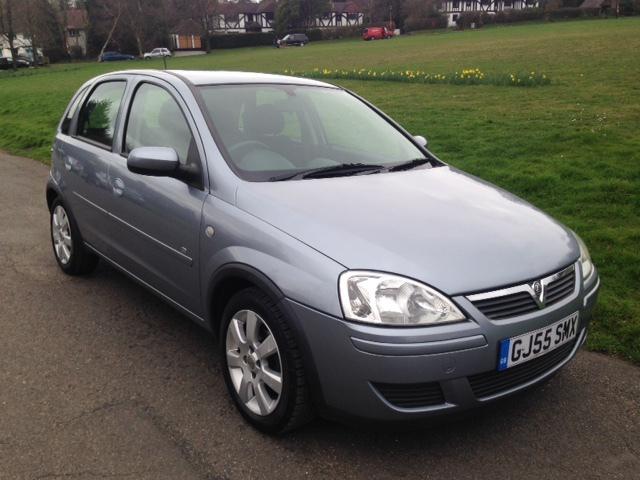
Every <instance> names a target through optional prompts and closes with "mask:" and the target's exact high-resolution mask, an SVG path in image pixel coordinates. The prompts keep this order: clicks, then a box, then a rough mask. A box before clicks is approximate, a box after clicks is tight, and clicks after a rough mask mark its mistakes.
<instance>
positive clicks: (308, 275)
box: [201, 196, 345, 325]
mask: <svg viewBox="0 0 640 480" xmlns="http://www.w3.org/2000/svg"><path fill="white" fill-rule="evenodd" d="M202 219H203V228H201V231H202V232H203V234H202V237H201V259H202V263H201V265H202V267H201V276H202V277H201V285H203V289H202V293H203V303H204V305H205V307H206V308H205V311H208V312H210V307H209V305H210V302H211V297H210V295H211V291H212V290H213V288H214V285H215V282H216V281H220V279H221V278H223V276H224V275H228V274H229V273H230V272H231V271H232V270H230V269H233V270H235V273H239V272H240V271H241V272H240V274H241V275H245V276H250V277H251V278H252V279H253V280H254V283H260V284H259V285H258V286H261V287H262V288H264V289H265V291H266V292H267V293H270V294H272V295H274V296H275V297H276V299H280V298H282V297H287V298H290V299H292V300H295V301H297V302H299V303H302V304H304V305H308V306H310V307H312V308H314V309H317V310H320V311H322V312H325V313H328V314H330V315H334V316H338V317H341V316H342V310H341V307H340V301H339V298H338V277H339V276H340V273H341V272H343V271H344V270H345V267H344V266H343V265H341V264H339V263H337V262H335V261H334V260H332V259H330V258H329V257H327V256H325V255H323V254H321V253H320V252H318V251H316V250H314V249H312V248H311V247H309V246H308V245H305V244H304V243H302V242H300V241H299V240H297V239H295V238H293V237H291V236H290V235H288V234H286V233H284V232H282V231H281V230H278V229H277V228H275V227H273V226H272V225H269V224H268V223H266V222H264V221H262V220H260V219H258V218H256V217H254V216H252V215H250V214H248V213H246V212H244V211H242V210H240V209H239V208H237V207H235V206H233V205H231V204H229V203H227V202H225V201H223V200H220V199H218V198H216V197H213V196H209V197H208V198H207V200H206V201H205V204H204V206H203V214H202ZM207 226H211V227H213V229H214V231H215V233H214V235H213V236H212V237H207V236H206V235H205V234H204V231H205V229H206V227H207ZM207 317H208V318H207V321H208V323H209V324H210V325H211V321H212V320H213V319H212V318H211V317H210V315H208V316H207Z"/></svg>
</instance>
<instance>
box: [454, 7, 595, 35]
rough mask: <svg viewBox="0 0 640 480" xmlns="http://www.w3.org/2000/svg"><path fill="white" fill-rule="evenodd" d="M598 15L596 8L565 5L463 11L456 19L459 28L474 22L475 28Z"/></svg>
mask: <svg viewBox="0 0 640 480" xmlns="http://www.w3.org/2000/svg"><path fill="white" fill-rule="evenodd" d="M597 16H600V9H598V8H577V7H566V8H559V9H557V10H551V11H548V12H545V11H544V10H543V9H541V8H527V9H524V10H507V11H502V12H497V13H495V14H490V13H486V12H482V13H481V12H464V13H462V14H460V16H459V17H458V19H457V20H456V24H457V26H458V28H459V29H461V30H462V29H465V28H469V27H470V26H471V24H472V23H475V26H476V28H479V27H482V26H483V25H491V24H502V23H516V22H527V21H532V20H562V19H569V18H584V17H597Z"/></svg>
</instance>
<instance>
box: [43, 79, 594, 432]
mask: <svg viewBox="0 0 640 480" xmlns="http://www.w3.org/2000/svg"><path fill="white" fill-rule="evenodd" d="M359 126H360V127H359ZM426 145H427V142H426V140H425V139H424V138H423V137H419V136H417V137H413V136H411V135H410V134H409V133H408V132H407V131H405V130H404V129H403V128H402V127H401V126H400V125H398V124H397V123H395V122H394V121H393V120H392V119H391V118H389V117H388V116H386V115H385V114H384V113H382V112H381V111H380V110H378V109H376V108H375V107H374V106H373V105H371V104H369V103H368V102H367V101H365V100H363V99H361V98H360V97H358V96H357V95H355V94H352V93H350V92H349V91H347V90H344V89H342V88H338V87H335V86H332V85H329V84H327V83H324V82H319V81H315V80H312V79H304V78H292V77H285V76H277V75H265V74H254V73H236V72H213V71H207V72H196V71H181V72H171V71H166V72H165V71H147V72H137V71H136V72H134V71H132V72H120V73H110V74H107V75H103V76H100V77H97V78H94V79H92V80H90V81H88V82H87V83H85V84H84V85H83V86H82V87H81V88H80V90H79V91H78V93H77V94H76V95H75V96H74V98H73V99H72V100H71V102H70V104H69V107H68V108H67V110H66V111H65V113H64V115H63V117H62V120H61V122H60V125H59V128H58V131H57V134H56V137H55V141H54V145H53V153H52V164H51V174H50V176H49V180H48V183H47V187H46V200H47V204H48V206H49V210H50V214H51V217H50V219H51V222H50V225H51V239H52V245H53V253H54V256H55V259H56V261H57V263H58V265H59V266H60V268H61V269H62V271H63V272H65V273H67V274H69V275H80V274H86V273H89V272H91V271H92V270H93V269H94V268H95V266H96V264H97V262H98V259H99V258H102V259H104V260H105V261H107V262H108V263H110V264H111V265H113V266H114V267H116V268H117V269H119V270H121V271H122V272H124V273H125V274H127V275H129V276H131V278H133V279H134V280H135V281H137V282H139V283H140V284H141V285H143V286H145V287H147V288H148V289H150V290H151V291H152V292H153V293H155V294H156V295H158V297H160V298H161V299H163V300H165V301H166V302H167V303H169V304H170V305H172V306H173V307H175V308H176V309H177V310H178V311H180V312H182V313H184V314H185V315H186V316H187V317H189V318H191V319H192V320H194V321H195V322H196V323H197V324H199V325H201V326H203V327H204V328H206V329H207V330H209V331H210V332H212V333H213V334H214V336H215V338H217V341H218V342H219V348H220V352H221V365H222V372H223V375H224V379H225V382H226V385H227V388H228V390H229V394H230V395H231V397H232V398H233V401H234V402H235V404H236V405H237V407H238V409H239V411H240V412H241V414H242V415H243V416H244V417H245V418H246V419H247V421H248V422H250V423H251V424H252V425H254V426H255V427H257V428H259V429H261V430H263V431H267V432H282V431H286V430H289V429H292V428H295V427H297V426H300V425H302V424H303V423H304V422H306V421H307V420H309V419H310V418H312V416H313V415H314V414H315V413H318V414H320V415H324V416H328V417H336V418H349V417H356V418H360V419H364V420H367V421H406V422H416V421H418V420H421V419H426V418H430V417H433V416H438V415H445V414H449V413H454V412H459V411H462V410H467V409H471V408H474V407H479V406H481V405H485V404H487V403H489V402H490V401H493V400H496V399H499V398H503V397H506V396H509V395H511V394H514V393H516V392H519V391H522V390H524V389H526V388H528V387H531V386H534V385H537V384H540V383H542V382H544V381H545V380H546V379H549V378H550V377H551V376H552V375H553V374H554V373H556V372H557V371H558V370H559V369H560V368H562V366H564V365H565V364H566V363H567V362H569V361H570V360H571V359H572V358H573V357H574V356H575V354H576V352H577V350H578V349H579V348H580V346H581V345H582V344H583V343H584V341H585V339H586V337H587V330H588V327H589V322H590V320H591V312H592V310H593V307H594V305H595V303H596V297H597V294H598V289H599V286H600V280H599V277H598V273H597V272H596V268H595V266H594V265H593V263H592V262H591V258H590V256H589V252H588V250H587V247H586V246H585V244H584V243H583V242H582V240H581V239H580V238H579V237H578V236H577V235H576V234H575V233H574V232H572V231H571V230H569V229H568V228H567V227H565V226H563V225H561V224H560V223H559V222H557V221H556V220H554V219H552V218H551V217H549V216H548V215H546V214H544V213H543V212H541V211H540V210H538V209H537V208H535V207H533V206H532V205H530V204H528V203H527V202H525V201H524V200H522V199H520V198H518V197H516V196H514V195H512V194H510V193H508V192H506V191H505V190H502V189H500V188H498V187H495V186H493V185H491V184H490V183H488V182H486V181H483V180H480V179H478V178H476V177H473V176H472V175H469V174H467V173H464V172H463V171H461V170H458V169H456V168H453V167H451V166H449V165H447V164H446V163H444V162H443V161H441V160H439V159H438V158H437V157H436V156H435V155H434V154H433V153H431V152H430V151H429V150H428V149H427V148H426ZM68 288H69V289H70V290H71V289H73V288H74V284H73V283H69V284H68ZM73 295H74V294H73V292H71V291H70V292H69V298H72V297H73ZM61 302H62V306H64V300H61ZM209 373H210V372H209V371H203V372H202V374H203V375H208V374H209ZM557 387H558V388H561V387H562V385H557Z"/></svg>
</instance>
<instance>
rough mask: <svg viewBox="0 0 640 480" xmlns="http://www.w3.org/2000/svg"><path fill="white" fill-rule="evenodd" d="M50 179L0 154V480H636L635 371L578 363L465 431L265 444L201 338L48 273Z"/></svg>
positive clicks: (118, 289) (133, 290)
mask: <svg viewBox="0 0 640 480" xmlns="http://www.w3.org/2000/svg"><path fill="white" fill-rule="evenodd" d="M46 176H47V168H46V167H45V166H43V165H41V164H39V163H37V162H34V161H32V160H28V159H22V158H16V157H11V156H8V155H2V154H0V205H1V207H0V272H1V274H0V478H1V479H3V480H4V479H76V478H78V479H85V478H86V479H93V478H102V477H105V478H107V477H115V478H123V479H154V480H157V479H218V478H230V479H245V478H279V479H288V478H292V479H299V478H303V477H312V478H326V477H330V478H347V479H348V478H368V479H370V478H411V479H416V478H437V479H445V478H450V479H456V480H459V479H466V478H495V477H498V478H518V479H520V478H523V479H524V478H536V479H537V478H545V479H547V478H563V479H568V478H580V479H588V478H608V479H609V478H625V479H629V478H640V368H637V367H634V366H632V365H630V364H628V363H625V362H623V361H620V360H617V359H614V358H609V357H606V356H603V355H599V354H594V353H588V352H581V353H580V354H579V355H578V357H577V359H576V360H574V361H573V362H572V363H571V364H570V366H569V367H568V368H566V369H564V371H562V372H561V373H560V374H559V375H558V376H556V377H555V378H554V379H553V380H552V381H551V382H549V383H548V384H547V385H546V386H544V387H543V388H541V389H538V390H535V391H533V392H532V393H529V394H527V395H525V396H519V397H516V398H515V399H512V400H510V401H507V402H503V403H500V404H499V405H498V406H495V407H493V408H490V409H488V410H485V411H482V412H481V413H478V414H476V415H474V416H472V417H470V418H468V419H466V420H464V421H458V422H455V423H447V424H444V425H440V426H437V427H432V428H429V429H422V430H419V431H414V432H409V433H397V432H396V433H393V432H392V433H389V432H381V433H371V432H367V431H362V430H356V429H354V428H348V427H344V426H341V425H338V424H334V423H330V422H326V421H316V422H315V423H313V424H311V425H309V426H308V427H306V428H305V429H303V430H302V431H299V432H295V433H293V434H291V435H289V436H287V437H285V438H271V437H268V436H264V435H262V434H259V433H257V432H255V431H254V430H252V429H251V428H250V427H248V426H247V425H246V424H245V423H244V422H243V421H242V419H241V418H240V416H239V415H238V414H237V413H236V412H235V410H234V407H233V406H232V404H231V402H230V400H229V399H228V397H227V393H226V391H225V387H224V382H223V380H222V374H221V371H220V364H219V362H218V360H217V355H216V354H215V351H214V349H213V347H212V342H211V339H210V337H209V336H208V335H207V334H206V333H205V332H204V331H202V330H201V329H199V328H198V327H197V326H195V325H193V324H192V323H190V321H189V320H187V319H185V318H184V317H182V316H180V315H179V314H178V313H176V312H175V311H174V310H172V309H171V308H169V307H168V306H166V305H164V304H163V303H161V302H160V301H159V300H157V299H156V297H154V296H153V295H151V294H150V293H148V292H147V291H146V290H144V289H143V288H141V287H139V286H137V285H136V284H134V283H133V282H132V281H130V280H129V279H127V278H126V277H124V276H123V275H122V274H120V273H118V272H116V271H115V270H113V269H111V268H109V267H106V266H101V267H100V268H99V269H98V271H97V272H96V273H95V274H94V275H92V276H90V277H86V278H69V277H67V276H65V275H63V274H62V272H60V271H59V269H58V267H57V265H56V263H55V261H54V258H53V256H52V252H51V247H50V243H49V231H48V213H47V211H46V206H45V201H44V185H45V179H46Z"/></svg>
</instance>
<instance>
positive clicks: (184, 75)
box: [100, 69, 338, 88]
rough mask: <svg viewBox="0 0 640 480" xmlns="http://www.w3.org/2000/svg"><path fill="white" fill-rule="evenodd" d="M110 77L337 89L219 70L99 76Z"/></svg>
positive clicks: (292, 78)
mask: <svg viewBox="0 0 640 480" xmlns="http://www.w3.org/2000/svg"><path fill="white" fill-rule="evenodd" d="M112 75H146V76H152V77H157V78H164V79H165V80H168V81H171V80H172V79H174V80H175V78H176V77H178V78H180V79H182V80H183V81H187V82H189V83H191V84H193V85H197V86H201V85H233V84H240V85H243V84H265V83H267V84H268V83H273V84H284V85H308V86H315V87H328V88H338V87H336V86H335V85H331V84H329V83H325V82H320V81H318V80H313V79H311V78H301V77H295V76H288V75H272V74H269V73H253V72H229V71H221V70H152V69H150V70H122V71H117V72H111V73H107V74H105V75H101V76H100V78H107V77H109V76H112Z"/></svg>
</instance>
